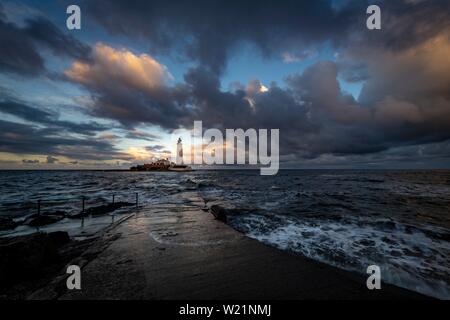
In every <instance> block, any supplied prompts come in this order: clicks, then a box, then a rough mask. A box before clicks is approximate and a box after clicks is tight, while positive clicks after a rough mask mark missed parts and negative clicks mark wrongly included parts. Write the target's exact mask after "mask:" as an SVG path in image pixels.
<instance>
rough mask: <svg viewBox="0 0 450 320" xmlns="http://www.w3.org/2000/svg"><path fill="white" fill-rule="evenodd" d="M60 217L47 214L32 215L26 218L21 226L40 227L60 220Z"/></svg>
mask: <svg viewBox="0 0 450 320" xmlns="http://www.w3.org/2000/svg"><path fill="white" fill-rule="evenodd" d="M62 218H63V217H61V216H53V215H47V214H45V215H44V214H41V215H37V214H34V215H32V216H30V217H28V218H27V219H26V220H25V222H24V223H23V224H25V225H27V226H30V227H42V226H46V225H49V224H52V223H55V222H58V221H60V220H62Z"/></svg>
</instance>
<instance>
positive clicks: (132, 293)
mask: <svg viewBox="0 0 450 320" xmlns="http://www.w3.org/2000/svg"><path fill="white" fill-rule="evenodd" d="M100 238H101V239H99V241H98V242H97V243H95V244H94V245H93V246H92V248H90V253H88V254H85V255H83V256H81V257H80V258H79V259H78V260H77V259H76V260H74V261H73V262H72V264H74V263H79V264H80V266H81V268H82V273H81V290H68V289H66V285H65V279H66V277H67V275H64V274H61V276H59V277H58V278H56V279H55V280H54V281H53V282H52V283H50V284H49V285H47V286H46V287H44V288H41V289H39V290H37V291H36V292H35V293H34V294H32V295H31V296H30V297H29V298H30V299H187V300H190V299H207V300H208V299H411V298H412V299H421V298H424V297H423V296H421V295H419V294H416V293H414V292H411V291H407V290H403V289H400V288H397V287H394V286H390V285H387V284H385V283H382V289H381V290H368V289H367V287H366V276H364V275H358V274H354V273H350V272H346V271H343V270H340V269H337V268H334V267H331V266H328V265H325V264H322V263H319V262H316V261H313V260H310V259H308V258H305V257H302V256H298V255H293V254H289V253H287V252H283V251H280V250H278V249H276V248H273V247H269V246H267V245H264V244H262V243H260V242H257V241H255V240H253V239H250V238H247V237H245V236H244V235H242V234H240V233H238V232H237V231H235V230H233V229H232V228H230V227H229V226H227V225H226V224H224V223H222V222H220V221H218V220H215V219H214V217H213V216H212V215H211V214H210V213H208V212H205V211H202V210H201V209H199V207H198V206H174V205H171V206H167V207H157V208H144V209H141V210H139V212H138V213H136V214H134V215H132V216H130V217H129V218H128V219H123V221H121V222H120V223H116V224H115V225H114V226H113V227H111V228H109V229H108V230H106V231H105V232H104V235H103V236H102V237H100Z"/></svg>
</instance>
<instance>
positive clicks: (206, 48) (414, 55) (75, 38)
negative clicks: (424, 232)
mask: <svg viewBox="0 0 450 320" xmlns="http://www.w3.org/2000/svg"><path fill="white" fill-rule="evenodd" d="M71 4H77V5H78V6H79V7H80V9H81V29H80V30H69V29H67V27H66V19H67V17H68V15H67V14H66V8H67V6H68V5H71ZM370 4H376V5H378V6H379V7H380V9H381V30H369V29H367V27H366V19H367V18H368V14H367V13H366V9H367V7H368V6H369V5H370ZM449 16H450V2H449V1H440V0H394V1H392V0H391V1H370V2H367V1H363V0H358V1H352V0H347V1H345V0H343V1H338V0H334V1H322V0H318V1H299V0H296V1H290V0H282V1H272V0H263V1H261V0H260V1H253V0H247V1H237V0H228V1H224V0H208V1H206V0H195V1H189V0H165V1H162V0H154V1H147V0H142V1H139V0H136V1H119V0H90V1H70V2H69V1H65V0H55V1H45V0H43V1H42V0H41V1H31V0H29V1H9V0H6V1H2V2H1V3H0V43H1V48H0V116H1V118H0V169H117V168H128V167H130V166H131V165H135V164H142V163H146V162H150V161H152V160H155V159H159V158H165V157H168V156H169V155H170V151H171V150H173V146H172V140H171V139H172V137H171V133H172V132H173V131H174V130H176V129H180V128H186V129H190V128H192V126H193V124H194V121H198V120H201V121H202V122H203V127H204V128H205V129H206V128H218V129H220V130H225V129H227V128H235V129H236V128H242V129H244V130H246V129H249V128H255V129H275V128H276V129H279V130H280V161H281V167H282V168H405V169H408V168H449V167H450V59H449V58H448V57H450V17H449Z"/></svg>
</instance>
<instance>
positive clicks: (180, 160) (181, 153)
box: [177, 138, 183, 165]
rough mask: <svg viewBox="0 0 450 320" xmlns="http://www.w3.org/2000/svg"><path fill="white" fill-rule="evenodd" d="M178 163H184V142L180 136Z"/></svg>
mask: <svg viewBox="0 0 450 320" xmlns="http://www.w3.org/2000/svg"><path fill="white" fill-rule="evenodd" d="M177 165H183V144H182V143H181V138H178V143H177Z"/></svg>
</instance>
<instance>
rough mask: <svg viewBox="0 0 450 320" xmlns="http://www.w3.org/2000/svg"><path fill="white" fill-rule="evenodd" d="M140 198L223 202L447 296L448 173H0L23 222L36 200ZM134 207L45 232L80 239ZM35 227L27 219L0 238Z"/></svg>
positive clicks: (304, 248) (288, 244) (284, 234)
mask: <svg viewBox="0 0 450 320" xmlns="http://www.w3.org/2000/svg"><path fill="white" fill-rule="evenodd" d="M136 194H137V195H138V206H139V207H140V208H145V207H152V206H153V207H156V206H164V205H180V206H181V205H191V206H192V205H193V206H199V207H201V208H203V209H205V208H206V207H210V206H211V205H214V204H216V205H220V206H222V207H223V208H225V209H226V210H227V223H228V224H229V225H230V226H231V227H232V228H234V229H236V230H237V231H239V232H242V233H243V234H245V235H246V236H248V237H250V238H253V239H256V240H258V241H261V242H263V243H265V244H268V245H271V246H274V247H276V248H279V249H280V250H285V251H289V252H291V253H294V254H299V255H304V256H307V257H309V258H311V259H314V260H318V261H321V262H324V263H326V264H329V265H333V266H336V267H338V268H342V269H345V270H349V271H353V272H358V273H361V274H366V271H367V267H368V266H370V265H378V266H379V267H380V268H381V280H382V282H387V283H391V284H394V285H397V286H400V287H403V288H407V289H410V290H413V291H416V292H420V293H423V294H426V295H428V296H432V297H436V298H440V299H450V170H280V172H279V173H278V174H277V175H275V176H261V175H260V172H259V170H195V171H192V172H186V173H175V172H110V171H0V215H2V216H8V217H12V218H13V219H15V220H17V221H20V220H24V219H26V217H29V216H30V215H33V214H35V213H36V212H37V202H38V200H40V201H41V202H40V203H41V204H40V210H41V213H44V214H45V213H52V212H65V213H66V214H67V215H69V216H70V215H73V214H77V213H80V210H81V206H82V200H81V199H82V197H83V196H84V197H85V207H86V208H89V207H92V206H99V205H102V204H108V203H110V202H111V201H112V196H113V195H114V197H115V201H125V202H129V203H133V204H135V202H136ZM199 198H200V199H202V201H200V202H199V201H198V199H199ZM132 210H134V206H130V207H124V208H121V209H119V210H117V211H115V212H112V213H110V214H107V215H104V216H98V217H89V218H86V219H84V220H83V221H82V222H80V219H71V218H64V219H62V220H61V221H59V222H57V223H55V224H52V225H49V226H45V227H41V228H40V229H39V230H42V231H56V230H63V231H68V232H69V233H70V234H71V235H72V236H73V237H74V238H79V239H82V238H84V237H88V236H91V235H92V234H95V233H96V232H98V231H99V230H101V229H102V228H104V227H105V226H107V225H109V224H110V223H112V222H114V221H116V220H117V219H120V216H121V215H123V214H126V213H129V212H132ZM205 214H209V213H207V212H205ZM35 231H36V228H32V227H28V226H23V225H22V226H19V227H17V228H15V229H14V230H3V231H0V237H10V236H15V235H21V234H27V233H31V232H35ZM367 276H368V275H367Z"/></svg>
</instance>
